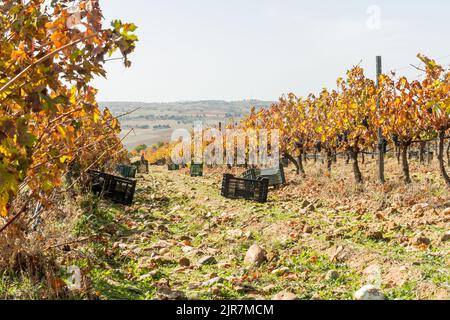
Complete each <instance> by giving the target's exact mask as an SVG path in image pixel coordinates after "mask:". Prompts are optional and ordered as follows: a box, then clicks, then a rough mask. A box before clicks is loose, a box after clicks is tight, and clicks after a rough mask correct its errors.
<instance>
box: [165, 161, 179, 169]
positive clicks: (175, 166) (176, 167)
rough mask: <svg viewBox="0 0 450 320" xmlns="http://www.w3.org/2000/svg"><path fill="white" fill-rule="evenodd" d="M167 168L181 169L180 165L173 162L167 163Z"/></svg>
mask: <svg viewBox="0 0 450 320" xmlns="http://www.w3.org/2000/svg"><path fill="white" fill-rule="evenodd" d="M167 168H168V170H169V171H178V170H180V165H178V164H173V163H171V164H169V165H167Z"/></svg>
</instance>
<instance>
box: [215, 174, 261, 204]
mask: <svg viewBox="0 0 450 320" xmlns="http://www.w3.org/2000/svg"><path fill="white" fill-rule="evenodd" d="M268 192H269V179H266V178H259V179H258V180H249V179H242V178H236V177H235V176H233V175H231V174H225V175H224V176H223V182H222V196H224V197H225V198H228V199H245V200H253V201H257V202H260V203H265V202H267V195H268Z"/></svg>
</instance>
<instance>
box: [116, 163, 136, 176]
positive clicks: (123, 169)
mask: <svg viewBox="0 0 450 320" xmlns="http://www.w3.org/2000/svg"><path fill="white" fill-rule="evenodd" d="M116 170H117V172H118V173H119V174H120V175H121V176H122V177H124V178H136V172H137V168H136V167H135V166H127V165H124V164H120V165H118V166H117V168H116Z"/></svg>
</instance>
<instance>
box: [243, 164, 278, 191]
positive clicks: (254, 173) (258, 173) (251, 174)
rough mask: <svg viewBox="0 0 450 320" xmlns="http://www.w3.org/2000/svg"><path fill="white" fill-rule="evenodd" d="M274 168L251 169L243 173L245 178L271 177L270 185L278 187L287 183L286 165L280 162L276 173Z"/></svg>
mask: <svg viewBox="0 0 450 320" xmlns="http://www.w3.org/2000/svg"><path fill="white" fill-rule="evenodd" d="M273 171H274V169H262V170H261V169H250V170H247V171H245V172H244V173H243V174H242V177H243V178H244V179H250V180H257V179H258V178H267V179H269V187H276V186H281V185H284V184H286V176H285V174H284V167H283V166H282V165H281V164H280V166H279V168H278V170H277V171H276V173H275V174H274V173H273Z"/></svg>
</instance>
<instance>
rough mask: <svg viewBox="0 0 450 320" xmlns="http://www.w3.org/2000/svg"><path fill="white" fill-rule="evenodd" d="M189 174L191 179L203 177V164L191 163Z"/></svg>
mask: <svg viewBox="0 0 450 320" xmlns="http://www.w3.org/2000/svg"><path fill="white" fill-rule="evenodd" d="M190 173H191V177H203V163H200V164H198V163H192V164H191V170H190Z"/></svg>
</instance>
